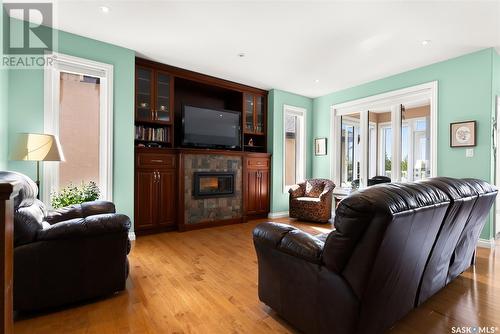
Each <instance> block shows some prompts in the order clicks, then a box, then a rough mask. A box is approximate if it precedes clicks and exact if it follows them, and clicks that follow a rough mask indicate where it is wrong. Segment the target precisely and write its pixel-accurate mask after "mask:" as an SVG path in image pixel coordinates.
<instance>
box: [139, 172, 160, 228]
mask: <svg viewBox="0 0 500 334" xmlns="http://www.w3.org/2000/svg"><path fill="white" fill-rule="evenodd" d="M156 186H157V184H156V182H155V178H154V171H153V170H141V169H139V170H137V172H136V189H135V193H136V195H135V197H136V198H135V217H136V219H135V227H136V229H138V230H140V229H143V228H151V227H153V225H154V221H155V209H156V203H155V197H156Z"/></svg>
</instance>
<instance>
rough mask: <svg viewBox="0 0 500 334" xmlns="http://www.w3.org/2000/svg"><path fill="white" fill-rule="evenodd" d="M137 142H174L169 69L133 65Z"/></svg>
mask: <svg viewBox="0 0 500 334" xmlns="http://www.w3.org/2000/svg"><path fill="white" fill-rule="evenodd" d="M135 87H136V93H135V125H136V126H135V142H136V146H154V147H172V146H173V118H174V113H173V99H172V95H173V94H172V92H173V82H172V76H171V75H169V74H168V73H166V72H164V71H161V70H156V69H153V68H148V67H144V66H137V67H136V83H135Z"/></svg>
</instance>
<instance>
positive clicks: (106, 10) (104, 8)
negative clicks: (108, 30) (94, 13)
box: [99, 6, 109, 14]
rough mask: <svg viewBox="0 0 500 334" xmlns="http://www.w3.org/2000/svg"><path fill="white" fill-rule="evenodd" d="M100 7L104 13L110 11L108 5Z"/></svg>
mask: <svg viewBox="0 0 500 334" xmlns="http://www.w3.org/2000/svg"><path fill="white" fill-rule="evenodd" d="M99 9H100V10H101V12H102V13H105V14H107V13H109V7H106V6H101V7H99Z"/></svg>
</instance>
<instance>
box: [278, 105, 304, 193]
mask: <svg viewBox="0 0 500 334" xmlns="http://www.w3.org/2000/svg"><path fill="white" fill-rule="evenodd" d="M305 117H306V110H305V109H303V108H297V107H292V106H287V105H285V106H284V108H283V129H284V138H283V141H284V142H283V146H284V147H283V152H284V156H283V176H284V178H283V180H284V182H283V183H284V187H283V188H284V190H283V191H284V192H286V191H288V188H290V186H292V185H294V184H297V183H299V182H301V181H303V180H304V179H305V169H306V168H305V163H306V160H305V156H306V152H305V147H306V145H305V138H306V136H305V124H306V122H305Z"/></svg>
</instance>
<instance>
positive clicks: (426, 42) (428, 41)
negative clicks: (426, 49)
mask: <svg viewBox="0 0 500 334" xmlns="http://www.w3.org/2000/svg"><path fill="white" fill-rule="evenodd" d="M421 43H422V45H423V46H427V45H429V44H430V43H431V40H430V39H424V40H423V41H422V42H421Z"/></svg>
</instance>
